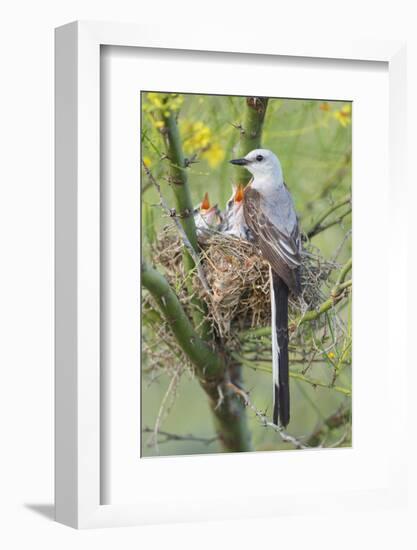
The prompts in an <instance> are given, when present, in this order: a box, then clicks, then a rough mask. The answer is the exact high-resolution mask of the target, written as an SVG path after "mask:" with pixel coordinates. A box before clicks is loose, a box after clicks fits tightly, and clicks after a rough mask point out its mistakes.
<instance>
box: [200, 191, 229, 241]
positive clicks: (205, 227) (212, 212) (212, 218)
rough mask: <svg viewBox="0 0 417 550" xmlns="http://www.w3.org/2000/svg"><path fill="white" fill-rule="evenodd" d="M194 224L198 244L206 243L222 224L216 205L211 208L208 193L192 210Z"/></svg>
mask: <svg viewBox="0 0 417 550" xmlns="http://www.w3.org/2000/svg"><path fill="white" fill-rule="evenodd" d="M194 222H195V227H196V232H197V240H198V242H199V243H200V244H204V243H205V242H207V239H208V238H209V237H210V235H211V234H212V233H213V232H214V231H216V230H217V229H218V228H219V226H220V224H221V222H222V215H221V212H220V209H219V208H218V206H217V204H214V205H213V206H211V204H210V199H209V195H208V193H206V194H205V195H204V198H203V200H202V201H201V203H200V204H199V205H198V206H196V207H195V208H194Z"/></svg>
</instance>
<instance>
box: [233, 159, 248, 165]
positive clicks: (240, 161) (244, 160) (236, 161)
mask: <svg viewBox="0 0 417 550" xmlns="http://www.w3.org/2000/svg"><path fill="white" fill-rule="evenodd" d="M230 162H231V163H232V164H237V166H246V165H247V164H249V161H248V160H246V159H233V160H231V161H230Z"/></svg>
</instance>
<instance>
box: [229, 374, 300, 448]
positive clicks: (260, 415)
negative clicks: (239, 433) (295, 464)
mask: <svg viewBox="0 0 417 550" xmlns="http://www.w3.org/2000/svg"><path fill="white" fill-rule="evenodd" d="M227 386H228V387H229V388H230V389H231V390H232V391H234V392H235V393H236V395H239V396H240V397H241V398H242V399H243V401H244V403H245V406H246V407H249V408H250V409H251V410H252V411H253V412H254V413H255V415H256V417H257V418H259V420H260V421H261V424H262V426H264V427H265V428H272V429H273V430H274V431H275V432H277V433H278V434H279V436H280V437H281V439H282V441H284V443H292V444H293V445H294V447H295V448H296V449H308V446H307V445H305V444H304V443H303V442H302V441H301V440H300V439H298V438H297V437H295V436H293V435H291V434H289V433H288V432H286V431H285V430H284V428H283V427H282V426H277V425H276V424H274V423H273V422H271V421H270V420H268V418H267V416H266V415H265V414H264V413H263V412H261V411H260V410H259V409H257V408H256V407H255V405H254V404H253V403H252V402H251V400H250V399H249V394H248V393H247V392H245V391H244V390H242V388H239V387H238V386H236V385H235V384H232V382H229V383H228V384H227Z"/></svg>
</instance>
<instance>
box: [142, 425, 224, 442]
mask: <svg viewBox="0 0 417 550" xmlns="http://www.w3.org/2000/svg"><path fill="white" fill-rule="evenodd" d="M142 433H145V434H152V435H154V434H155V430H154V429H153V428H148V427H146V428H144V429H143V430H142ZM158 435H159V436H162V437H163V438H164V439H162V440H158V445H160V444H162V443H167V442H168V441H195V442H197V443H205V444H206V445H210V444H211V443H214V442H215V441H217V440H218V439H219V436H217V435H215V436H213V437H198V436H195V435H192V434H186V435H179V434H174V433H171V432H165V431H163V430H158ZM148 446H149V447H152V446H153V442H152V441H151V442H150V443H148Z"/></svg>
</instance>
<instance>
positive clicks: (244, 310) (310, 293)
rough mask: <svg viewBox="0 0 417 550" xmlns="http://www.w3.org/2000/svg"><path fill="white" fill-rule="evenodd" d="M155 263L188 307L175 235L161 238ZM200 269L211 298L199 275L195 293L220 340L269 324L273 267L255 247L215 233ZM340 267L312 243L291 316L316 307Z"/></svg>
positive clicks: (164, 234)
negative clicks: (204, 306) (335, 270)
mask: <svg viewBox="0 0 417 550" xmlns="http://www.w3.org/2000/svg"><path fill="white" fill-rule="evenodd" d="M154 259H155V261H156V262H157V263H159V264H160V265H161V266H163V268H164V270H165V275H166V276H167V278H168V280H169V281H170V282H171V284H173V286H174V288H175V289H176V290H177V293H178V294H179V297H180V299H182V301H183V302H184V307H188V303H189V295H187V293H185V292H184V293H182V292H181V289H183V288H184V279H185V274H184V270H183V263H182V245H181V242H180V240H179V238H178V236H177V234H176V233H175V232H173V231H172V230H169V229H168V228H166V229H165V230H164V231H163V232H162V233H161V235H160V236H159V237H158V240H157V243H156V246H155V255H154ZM202 266H203V270H204V274H205V277H206V280H207V283H208V286H209V288H210V294H209V295H208V294H207V292H206V290H204V288H203V285H202V284H201V281H200V280H199V278H198V276H197V274H194V277H193V281H192V284H193V287H194V289H195V292H196V293H197V294H198V295H199V296H200V297H201V298H203V299H204V300H205V301H206V304H207V312H208V317H209V318H210V320H211V322H212V324H213V327H214V330H215V332H216V333H217V334H218V336H220V337H221V338H233V336H234V335H235V334H236V333H237V332H239V331H241V330H242V329H247V328H253V327H262V326H267V325H269V324H270V323H271V306H270V288H269V266H268V264H267V262H265V261H264V260H263V259H262V257H261V256H260V254H259V252H258V250H257V249H256V248H255V246H254V245H253V244H252V243H249V242H247V241H244V240H241V239H238V238H236V237H232V236H227V235H223V234H220V233H214V232H213V234H212V235H211V236H210V238H209V239H207V242H206V243H205V245H204V248H203V249H202ZM335 267H336V265H335V264H334V263H333V262H329V261H327V260H324V259H323V258H322V257H321V256H320V254H319V253H318V251H317V250H316V249H314V248H313V247H312V246H311V245H310V244H308V245H307V246H306V247H305V249H304V251H303V256H302V266H301V282H302V294H301V296H299V297H297V298H295V297H290V311H289V313H290V318H295V317H297V316H299V315H301V314H303V313H305V312H306V311H307V310H309V309H314V308H315V307H316V306H317V305H318V304H320V303H321V302H322V300H323V293H322V291H321V288H322V286H323V283H324V282H326V281H327V280H328V278H329V275H330V273H331V271H332V270H333V269H334V268H335Z"/></svg>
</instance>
